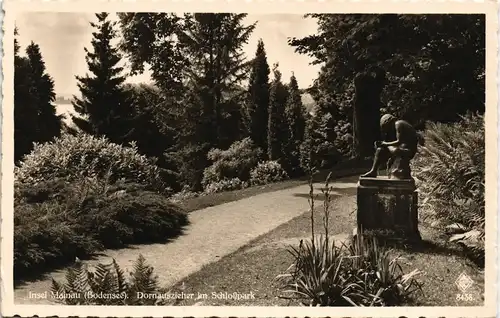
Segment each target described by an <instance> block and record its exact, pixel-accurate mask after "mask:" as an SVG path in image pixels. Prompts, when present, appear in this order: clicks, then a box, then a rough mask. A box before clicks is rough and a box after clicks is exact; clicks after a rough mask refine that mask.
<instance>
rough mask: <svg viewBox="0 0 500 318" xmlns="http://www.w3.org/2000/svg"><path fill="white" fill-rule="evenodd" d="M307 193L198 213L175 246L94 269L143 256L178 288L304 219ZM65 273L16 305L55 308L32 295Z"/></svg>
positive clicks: (351, 180)
mask: <svg viewBox="0 0 500 318" xmlns="http://www.w3.org/2000/svg"><path fill="white" fill-rule="evenodd" d="M357 180H358V177H357V176H355V177H348V178H341V179H337V180H335V181H332V183H331V186H332V187H333V188H334V189H339V191H342V189H346V188H352V187H355V186H356V182H357ZM320 187H321V184H315V188H316V189H318V188H320ZM316 191H317V192H316V193H319V192H320V190H316ZM308 193H309V186H308V185H301V186H298V187H294V188H289V189H285V190H278V191H274V192H268V193H263V194H258V195H255V196H253V197H249V198H245V199H241V200H238V201H233V202H229V203H225V204H221V205H217V206H213V207H209V208H205V209H202V210H198V211H194V212H191V213H190V215H189V219H190V222H191V224H190V225H189V226H188V227H187V228H186V231H185V233H184V235H182V236H180V237H178V238H177V239H175V240H174V241H172V242H169V243H165V244H150V245H136V246H130V247H128V248H124V249H120V250H106V251H104V253H103V256H99V257H98V258H97V259H96V260H93V261H89V263H95V262H101V263H109V262H111V258H115V259H116V261H117V262H118V264H119V265H120V266H121V267H122V268H123V269H124V270H131V267H132V265H133V263H134V261H135V260H136V259H137V257H138V255H139V254H142V255H143V256H144V257H145V258H146V261H147V262H148V264H150V265H152V266H153V267H154V268H155V273H156V274H157V275H158V276H159V281H160V284H161V285H162V286H169V285H173V284H175V283H176V282H178V281H180V280H181V279H182V278H184V277H186V276H188V275H189V274H192V273H193V272H196V271H199V270H200V269H201V268H202V267H203V266H204V265H206V264H209V263H212V262H214V261H217V260H218V259H219V258H220V257H222V256H225V255H227V254H230V253H232V252H234V251H236V250H237V249H238V248H240V247H242V246H244V245H246V244H248V243H249V242H250V241H251V240H253V239H255V238H257V237H258V236H260V235H262V234H265V233H267V232H269V231H271V230H273V229H274V228H276V227H278V226H279V225H281V224H283V223H286V222H288V221H290V220H291V219H293V218H295V217H297V216H299V215H301V214H303V213H304V212H305V211H307V210H308V209H309V205H308V203H307V200H306V199H305V198H306V197H307V194H308ZM64 273H65V272H64V271H62V270H59V271H55V272H52V273H50V274H48V275H46V276H45V277H44V278H43V279H41V280H39V281H35V282H29V283H26V284H24V285H22V286H18V287H16V289H15V291H14V299H15V303H17V304H50V303H51V302H50V300H46V299H33V298H29V297H28V292H38V293H41V292H45V291H50V286H51V277H53V278H54V279H56V280H64Z"/></svg>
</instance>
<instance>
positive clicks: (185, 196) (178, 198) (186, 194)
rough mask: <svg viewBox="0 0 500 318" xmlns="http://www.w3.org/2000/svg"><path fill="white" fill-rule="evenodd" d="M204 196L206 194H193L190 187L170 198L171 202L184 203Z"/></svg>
mask: <svg viewBox="0 0 500 318" xmlns="http://www.w3.org/2000/svg"><path fill="white" fill-rule="evenodd" d="M204 194H205V193H204V192H193V191H191V190H189V187H184V188H183V189H182V190H181V191H179V192H176V193H174V194H173V195H172V196H171V197H170V201H172V202H174V203H178V202H183V201H185V200H189V199H193V198H198V197H200V196H203V195H204Z"/></svg>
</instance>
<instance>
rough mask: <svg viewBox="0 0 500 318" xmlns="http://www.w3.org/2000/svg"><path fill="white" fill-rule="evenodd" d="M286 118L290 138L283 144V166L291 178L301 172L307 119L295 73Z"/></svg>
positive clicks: (291, 81)
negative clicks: (301, 147) (301, 153)
mask: <svg viewBox="0 0 500 318" xmlns="http://www.w3.org/2000/svg"><path fill="white" fill-rule="evenodd" d="M285 116H286V120H287V124H288V138H287V139H286V140H284V142H283V143H284V144H285V149H284V150H285V151H284V152H285V160H284V162H283V164H284V166H285V169H286V170H287V172H288V174H289V175H290V176H296V175H298V174H300V172H301V168H300V145H301V144H302V142H303V140H304V132H305V126H306V119H305V108H304V105H303V104H302V98H301V94H300V90H299V85H298V83H297V78H296V77H295V75H294V74H293V73H292V77H291V78H290V84H289V85H288V99H287V102H286V107H285Z"/></svg>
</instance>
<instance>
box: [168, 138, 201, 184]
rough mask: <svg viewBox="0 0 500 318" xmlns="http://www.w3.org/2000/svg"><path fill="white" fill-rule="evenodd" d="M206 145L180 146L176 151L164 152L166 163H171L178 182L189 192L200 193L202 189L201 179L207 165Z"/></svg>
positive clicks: (190, 144) (191, 144)
mask: <svg viewBox="0 0 500 318" xmlns="http://www.w3.org/2000/svg"><path fill="white" fill-rule="evenodd" d="M207 152H208V145H207V144H201V145H200V144H195V143H189V144H187V145H185V146H180V147H179V148H178V149H173V150H171V151H167V152H165V157H166V159H167V161H170V162H173V163H174V165H175V167H176V172H177V173H178V175H179V177H180V180H179V181H180V182H181V183H182V185H183V186H184V187H188V188H189V190H190V191H196V192H197V191H200V190H202V189H203V186H202V179H203V173H204V170H205V168H206V167H207V166H208V165H209V161H208V158H206V154H207Z"/></svg>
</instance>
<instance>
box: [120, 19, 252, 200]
mask: <svg viewBox="0 0 500 318" xmlns="http://www.w3.org/2000/svg"><path fill="white" fill-rule="evenodd" d="M245 17H246V14H229V13H217V14H214V13H196V14H185V15H183V16H182V17H180V16H178V15H176V14H164V13H120V14H119V18H120V27H121V31H122V33H123V35H124V36H123V41H122V43H121V44H120V46H121V47H122V49H123V50H124V51H125V52H126V55H127V56H128V57H129V58H130V59H131V63H132V73H133V74H137V73H142V72H143V71H144V70H145V69H146V68H147V67H149V68H150V69H151V72H152V78H153V80H154V81H155V84H156V86H157V87H159V88H160V89H161V91H162V93H163V94H162V95H163V97H164V99H165V102H164V104H165V106H166V107H167V108H168V111H167V112H166V113H167V115H168V116H167V120H166V121H167V122H168V123H169V125H168V126H169V130H170V131H172V132H175V134H174V135H175V136H174V142H173V147H169V148H168V149H167V150H165V151H164V158H165V159H166V162H167V163H168V164H174V165H176V172H178V173H179V175H180V176H182V179H181V180H180V181H181V182H182V183H183V184H182V185H188V186H189V187H190V188H191V190H193V191H199V190H201V181H202V176H203V170H204V169H205V168H206V167H207V166H208V165H209V164H210V163H209V161H208V160H207V158H206V156H207V153H208V151H209V150H210V149H212V148H222V149H224V148H227V147H229V146H230V145H231V144H232V143H233V142H234V141H236V140H239V139H241V137H242V135H243V130H244V129H243V118H242V110H241V105H242V104H243V102H244V97H245V96H244V93H245V90H244V88H242V87H241V84H242V83H243V81H244V80H246V79H247V74H248V68H249V66H250V65H249V63H248V62H247V61H246V60H245V56H244V54H243V46H244V45H245V43H247V42H248V38H249V36H250V34H251V33H252V31H253V29H254V27H255V25H254V24H250V25H244V23H243V20H244V18H245Z"/></svg>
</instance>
